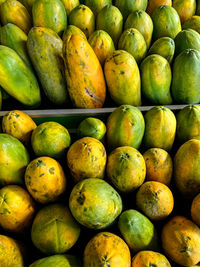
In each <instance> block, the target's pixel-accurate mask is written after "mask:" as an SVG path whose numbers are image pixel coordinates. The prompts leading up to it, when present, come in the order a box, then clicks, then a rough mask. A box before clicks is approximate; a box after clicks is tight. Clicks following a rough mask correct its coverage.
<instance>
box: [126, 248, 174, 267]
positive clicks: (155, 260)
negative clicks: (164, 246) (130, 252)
mask: <svg viewBox="0 0 200 267" xmlns="http://www.w3.org/2000/svg"><path fill="white" fill-rule="evenodd" d="M147 266H149V267H150V266H152V267H153V266H158V267H171V264H170V263H169V261H168V260H167V258H166V257H165V256H164V255H163V254H161V253H158V252H154V251H148V250H143V251H140V252H138V253H137V254H136V255H135V256H134V257H133V259H132V265H131V267H147Z"/></svg>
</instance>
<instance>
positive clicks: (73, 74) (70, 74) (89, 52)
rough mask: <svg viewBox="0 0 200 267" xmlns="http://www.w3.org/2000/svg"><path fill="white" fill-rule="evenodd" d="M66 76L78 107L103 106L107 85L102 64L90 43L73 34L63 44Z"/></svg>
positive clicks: (71, 94) (70, 92)
mask: <svg viewBox="0 0 200 267" xmlns="http://www.w3.org/2000/svg"><path fill="white" fill-rule="evenodd" d="M63 55H64V61H65V76H66V81H67V86H68V92H69V96H70V99H71V101H72V104H73V105H74V107H77V108H101V107H102V106H103V104H104V101H105V97H106V85H105V79H104V75H103V70H102V67H101V64H100V62H99V60H98V58H97V56H96V54H95V52H94V51H93V49H92V47H91V46H90V45H89V43H88V42H87V41H86V40H85V39H84V38H83V37H81V36H80V35H78V34H72V35H71V36H70V37H69V38H68V39H67V40H66V41H65V42H64V45H63Z"/></svg>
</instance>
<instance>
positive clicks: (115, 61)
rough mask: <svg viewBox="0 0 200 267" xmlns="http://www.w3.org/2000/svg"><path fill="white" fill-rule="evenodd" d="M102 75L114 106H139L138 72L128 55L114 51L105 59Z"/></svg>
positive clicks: (134, 62)
mask: <svg viewBox="0 0 200 267" xmlns="http://www.w3.org/2000/svg"><path fill="white" fill-rule="evenodd" d="M104 74H105V78H106V83H107V86H108V91H109V93H110V96H111V98H112V99H113V100H114V102H115V103H116V104H118V105H122V104H128V105H135V106H140V105H141V81H140V72H139V68H138V65H137V63H136V61H135V59H134V57H133V56H132V55H131V54H130V53H128V52H126V51H124V50H115V51H114V52H113V53H112V54H111V55H110V57H108V58H107V59H106V62H105V65H104Z"/></svg>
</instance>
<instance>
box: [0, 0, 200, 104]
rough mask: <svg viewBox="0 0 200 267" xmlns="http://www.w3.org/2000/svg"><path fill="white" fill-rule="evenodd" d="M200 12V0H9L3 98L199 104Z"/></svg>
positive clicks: (3, 34)
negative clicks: (81, 0)
mask: <svg viewBox="0 0 200 267" xmlns="http://www.w3.org/2000/svg"><path fill="white" fill-rule="evenodd" d="M199 15H200V2H199V1H195V0H174V1H173V3H172V1H171V0H167V1H164V0H156V1H154V0H150V1H147V0H140V1H131V0H126V1H125V0H116V1H115V2H113V3H112V1H111V0H104V1H99V0H98V1H97V0H96V1H91V0H85V1H84V3H82V4H80V3H79V1H78V0H62V1H61V0H35V1H29V0H21V1H20V2H19V1H17V0H6V1H4V0H3V1H1V8H0V20H1V24H2V27H1V28H0V44H1V46H0V73H1V75H0V85H1V86H2V90H1V95H0V99H1V98H2V97H3V99H4V100H5V103H8V102H9V101H10V100H8V101H6V99H8V98H9V97H13V98H15V99H16V100H17V101H18V102H20V103H21V104H22V106H23V105H24V106H26V107H29V108H37V107H40V106H42V104H44V103H46V102H48V103H50V107H53V106H58V107H77V108H101V107H103V106H104V105H122V104H130V105H135V106H140V105H142V104H145V105H149V104H155V105H158V104H161V105H167V104H168V105H169V104H172V103H175V104H177V103H184V104H195V103H199V102H200V89H199V88H200V78H199V77H200V75H199V72H200V70H199V64H200V54H199V53H200V35H199V34H200V16H199ZM41 101H42V104H41ZM105 101H106V102H105ZM105 103H106V104H105ZM4 109H5V108H4Z"/></svg>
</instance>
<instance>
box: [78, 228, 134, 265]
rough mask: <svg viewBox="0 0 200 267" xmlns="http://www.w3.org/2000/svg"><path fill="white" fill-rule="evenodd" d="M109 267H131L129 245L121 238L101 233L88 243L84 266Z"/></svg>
mask: <svg viewBox="0 0 200 267" xmlns="http://www.w3.org/2000/svg"><path fill="white" fill-rule="evenodd" d="M108 265H109V266H110V267H118V266H123V267H130V266H131V254H130V251H129V248H128V246H127V244H126V243H125V242H124V241H123V239H121V238H120V237H119V236H117V235H115V234H112V233H109V232H101V233H99V234H97V235H95V236H94V237H93V238H92V239H90V241H89V242H88V243H87V245H86V247H85V250H84V255H83V266H84V267H93V266H108Z"/></svg>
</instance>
